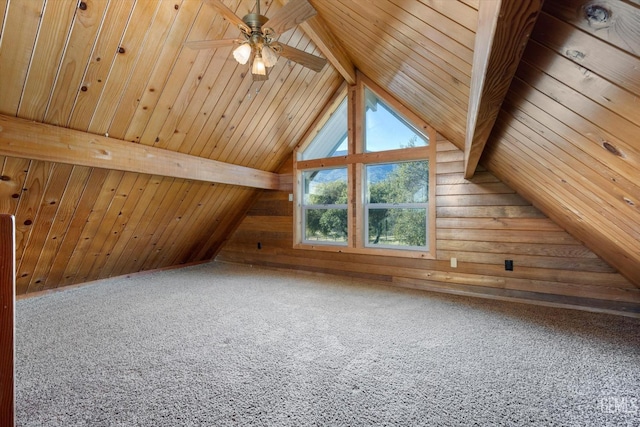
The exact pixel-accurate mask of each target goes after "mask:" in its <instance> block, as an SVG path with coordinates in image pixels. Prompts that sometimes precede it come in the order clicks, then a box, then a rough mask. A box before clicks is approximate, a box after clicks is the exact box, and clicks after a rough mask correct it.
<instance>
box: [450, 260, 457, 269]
mask: <svg viewBox="0 0 640 427" xmlns="http://www.w3.org/2000/svg"><path fill="white" fill-rule="evenodd" d="M451 268H458V258H451Z"/></svg>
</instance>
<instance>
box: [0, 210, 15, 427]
mask: <svg viewBox="0 0 640 427" xmlns="http://www.w3.org/2000/svg"><path fill="white" fill-rule="evenodd" d="M15 271H16V266H15V225H14V218H13V216H12V215H0V332H1V333H0V337H1V338H0V425H3V426H7V427H12V426H13V425H14V415H15V383H14V365H15V361H14V353H15V347H14V344H15V340H14V330H15V324H14V318H15V315H14V313H15V299H16V293H15V288H16V276H15Z"/></svg>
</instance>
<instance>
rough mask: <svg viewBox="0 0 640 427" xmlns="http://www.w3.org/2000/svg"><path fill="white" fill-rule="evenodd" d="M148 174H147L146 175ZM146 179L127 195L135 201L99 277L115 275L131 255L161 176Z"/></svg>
mask: <svg viewBox="0 0 640 427" xmlns="http://www.w3.org/2000/svg"><path fill="white" fill-rule="evenodd" d="M147 176H148V175H147ZM148 177H149V179H148V180H143V181H140V182H138V184H139V185H138V186H136V187H135V190H134V192H133V193H132V194H131V195H130V196H129V198H130V199H131V200H137V203H135V204H134V205H129V206H131V209H130V211H129V214H128V216H126V217H125V218H124V220H125V224H124V229H123V230H122V231H121V232H120V237H119V238H118V240H117V241H116V244H115V245H114V247H113V249H112V250H111V254H112V255H111V256H109V258H108V259H107V261H106V262H105V264H104V267H103V268H102V271H101V272H100V275H99V276H98V277H99V278H101V279H104V278H106V277H113V276H117V275H118V273H119V272H120V271H121V270H120V266H121V265H122V263H123V262H125V260H126V259H127V257H129V256H132V253H131V246H133V245H135V240H137V236H138V233H139V229H140V228H142V227H144V222H145V221H146V217H145V213H146V210H147V208H148V206H149V205H151V204H152V203H153V200H157V197H156V193H157V192H158V189H159V188H160V183H161V182H162V180H163V177H161V176H158V175H154V176H148Z"/></svg>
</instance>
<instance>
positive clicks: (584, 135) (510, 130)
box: [484, 0, 640, 286]
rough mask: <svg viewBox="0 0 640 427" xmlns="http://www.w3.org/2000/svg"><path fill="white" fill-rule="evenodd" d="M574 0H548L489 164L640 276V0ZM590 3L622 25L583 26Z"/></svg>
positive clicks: (603, 254) (592, 245) (628, 273)
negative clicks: (637, 1) (639, 27)
mask: <svg viewBox="0 0 640 427" xmlns="http://www.w3.org/2000/svg"><path fill="white" fill-rule="evenodd" d="M569 3H570V4H571V5H573V6H578V4H579V5H580V7H578V8H577V9H575V10H574V11H573V12H572V13H571V14H569V13H568V9H567V7H568V6H567V5H565V3H563V2H560V1H553V0H552V1H551V2H545V12H543V13H542V14H541V18H542V20H541V21H540V22H539V23H538V25H537V26H536V28H535V29H534V31H533V34H532V43H531V44H530V46H529V47H528V48H527V50H526V52H525V55H524V58H523V62H522V63H521V64H520V67H519V69H518V72H517V78H516V79H515V80H514V82H513V85H512V87H511V90H510V93H509V94H508V96H507V102H506V103H505V108H503V111H502V113H501V115H500V117H499V122H500V123H499V125H498V127H497V128H496V129H494V134H493V136H492V143H491V145H490V147H489V151H488V152H487V153H486V155H485V157H484V161H485V165H486V166H487V167H488V168H489V169H491V170H492V171H493V172H494V173H495V174H496V175H498V176H499V177H501V178H502V179H503V180H504V181H505V182H508V183H510V184H511V186H513V187H514V188H516V189H518V190H519V192H520V193H521V194H523V195H524V196H525V197H526V198H527V199H529V200H531V201H533V202H534V203H535V204H536V205H537V206H539V207H540V208H541V209H542V210H543V211H544V212H545V213H546V214H547V215H548V216H549V217H551V218H553V219H554V220H555V221H556V222H557V223H559V224H562V225H563V227H564V228H566V229H567V230H568V231H569V232H571V233H572V234H573V235H574V236H575V237H576V238H577V239H579V240H581V241H583V242H584V243H585V244H586V245H587V246H588V247H589V248H590V249H591V250H593V251H594V252H595V253H597V254H598V255H600V256H601V257H602V258H603V259H605V260H606V261H607V262H608V263H609V264H610V265H612V266H614V267H615V268H617V269H618V270H619V271H620V272H621V273H622V274H624V275H625V276H626V277H627V278H628V279H629V280H631V281H632V282H633V283H635V284H636V285H637V286H640V269H639V268H638V265H640V240H639V239H640V228H639V227H638V224H640V211H639V210H638V208H637V207H638V206H640V180H639V179H638V177H639V175H638V170H640V146H639V145H638V143H637V140H638V139H637V135H638V133H639V132H640V114H637V112H638V111H639V110H638V106H637V102H634V100H635V99H637V98H638V97H639V96H640V87H639V86H638V84H639V82H640V74H639V73H638V70H640V58H638V56H637V53H636V52H634V49H633V48H631V47H630V46H638V45H639V44H640V35H638V34H637V31H634V30H633V29H632V28H629V31H625V32H624V34H625V37H626V39H627V40H626V42H625V43H622V42H621V41H620V37H619V35H620V31H621V30H623V29H624V28H626V25H627V24H626V23H628V22H631V21H633V20H636V19H638V17H639V16H640V7H638V6H636V5H631V4H629V3H628V2H627V3H624V2H598V3H597V4H596V3H593V2H574V1H572V2H569ZM590 7H602V8H604V9H603V10H602V11H601V12H603V13H604V12H606V13H604V14H603V15H601V14H598V15H597V16H602V17H607V16H608V17H607V19H608V21H607V22H608V24H607V25H613V24H614V22H615V23H617V24H615V25H618V24H619V25H620V27H617V30H616V29H614V28H610V29H609V30H607V29H606V28H603V30H602V31H593V30H590V31H586V32H585V31H583V30H582V29H578V28H577V27H576V26H578V27H580V28H582V27H584V26H587V25H590V20H592V19H593V18H594V17H596V15H594V14H591V13H585V8H590ZM570 15H571V16H570ZM596 33H597V34H596ZM607 43H613V44H616V45H617V47H616V48H610V47H609V46H610V45H608V44H607Z"/></svg>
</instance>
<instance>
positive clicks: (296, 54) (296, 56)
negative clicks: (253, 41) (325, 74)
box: [272, 43, 327, 72]
mask: <svg viewBox="0 0 640 427" xmlns="http://www.w3.org/2000/svg"><path fill="white" fill-rule="evenodd" d="M274 44H275V43H274ZM272 46H273V44H272ZM276 48H277V50H278V53H279V54H280V55H281V56H284V57H285V58H287V59H290V60H292V61H294V62H297V63H298V64H300V65H303V66H305V67H307V68H309V69H311V70H313V71H315V72H320V71H322V69H323V68H324V66H325V65H326V64H327V60H326V59H324V58H320V57H319V56H315V55H312V54H310V53H307V52H304V51H302V50H300V49H296V48H295V47H291V46H288V45H286V44H281V43H278V44H277V46H276Z"/></svg>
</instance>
